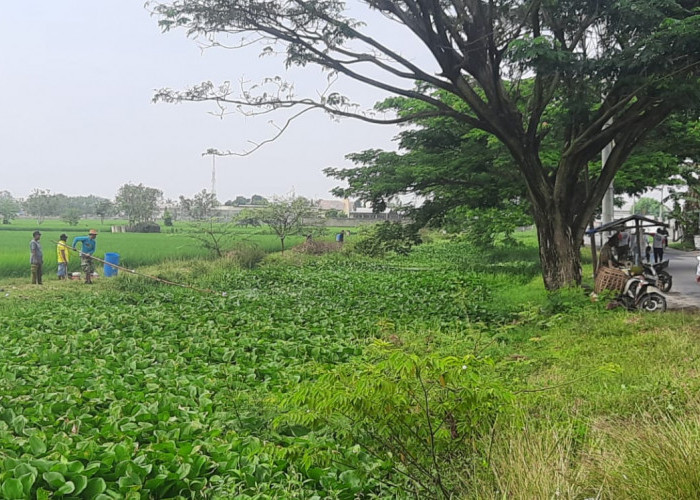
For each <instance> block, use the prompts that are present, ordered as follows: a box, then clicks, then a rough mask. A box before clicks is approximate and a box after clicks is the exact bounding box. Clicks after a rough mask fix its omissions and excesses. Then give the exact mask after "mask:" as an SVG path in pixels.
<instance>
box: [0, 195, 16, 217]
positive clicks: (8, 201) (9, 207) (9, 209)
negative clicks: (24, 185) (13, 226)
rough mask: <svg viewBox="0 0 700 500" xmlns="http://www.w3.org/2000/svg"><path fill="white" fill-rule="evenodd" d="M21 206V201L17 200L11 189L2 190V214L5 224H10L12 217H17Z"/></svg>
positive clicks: (0, 213)
mask: <svg viewBox="0 0 700 500" xmlns="http://www.w3.org/2000/svg"><path fill="white" fill-rule="evenodd" d="M19 208H20V207H19V203H17V201H15V199H14V198H13V197H12V194H11V193H10V192H9V191H0V216H2V223H3V224H9V223H10V221H12V219H14V218H16V217H17V212H19Z"/></svg>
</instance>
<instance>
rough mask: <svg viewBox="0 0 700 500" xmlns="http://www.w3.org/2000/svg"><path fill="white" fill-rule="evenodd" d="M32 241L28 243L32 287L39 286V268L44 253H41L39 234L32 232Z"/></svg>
mask: <svg viewBox="0 0 700 500" xmlns="http://www.w3.org/2000/svg"><path fill="white" fill-rule="evenodd" d="M32 236H34V237H33V238H32V241H30V242H29V252H30V255H29V264H30V265H31V267H32V285H41V284H42V283H41V268H42V267H43V265H44V252H42V251H41V243H39V240H40V239H41V233H40V232H39V231H34V233H33V235H32Z"/></svg>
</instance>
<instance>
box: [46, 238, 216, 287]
mask: <svg viewBox="0 0 700 500" xmlns="http://www.w3.org/2000/svg"><path fill="white" fill-rule="evenodd" d="M53 243H56V244H58V242H56V241H54V242H53ZM66 247H67V248H68V250H70V251H72V252H76V253H78V254H79V255H80V256H81V257H83V256H84V255H86V254H83V252H81V251H80V250H76V249H75V248H72V247H70V246H68V245H67V246H66ZM90 258H91V259H93V260H96V261H97V262H102V263H103V264H104V265H106V266H112V267H115V268H117V269H121V270H122V271H125V272H127V273H130V274H135V275H137V276H142V277H144V278H148V279H152V280H154V281H158V282H160V283H165V284H166V285H173V286H179V287H182V288H189V289H191V290H197V291H198V292H202V293H215V294H217V295H221V296H222V297H226V295H228V294H227V293H226V292H217V291H216V290H211V289H209V288H198V287H196V286H192V285H186V284H184V283H175V282H174V281H169V280H166V279H163V278H159V277H157V276H151V275H150V274H144V273H139V272H136V271H134V270H133V269H127V268H126V267H123V266H120V265H118V264H113V263H112V262H107V261H106V260H102V259H100V258H99V257H95V256H93V255H90Z"/></svg>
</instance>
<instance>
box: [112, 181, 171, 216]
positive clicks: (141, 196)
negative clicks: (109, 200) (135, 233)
mask: <svg viewBox="0 0 700 500" xmlns="http://www.w3.org/2000/svg"><path fill="white" fill-rule="evenodd" d="M162 198H163V192H162V191H161V190H160V189H155V188H150V187H147V186H144V185H143V184H139V185H138V186H137V185H134V184H124V185H123V186H121V187H120V188H119V191H118V192H117V196H116V198H115V200H116V206H117V208H118V210H119V211H120V212H122V213H124V214H125V215H126V218H127V219H129V223H130V224H136V223H139V222H153V220H154V218H155V216H156V214H157V213H158V204H159V203H160V201H161V200H162Z"/></svg>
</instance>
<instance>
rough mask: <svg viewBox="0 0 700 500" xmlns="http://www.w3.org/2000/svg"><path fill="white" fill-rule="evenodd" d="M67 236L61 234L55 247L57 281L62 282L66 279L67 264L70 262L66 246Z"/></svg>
mask: <svg viewBox="0 0 700 500" xmlns="http://www.w3.org/2000/svg"><path fill="white" fill-rule="evenodd" d="M66 240H68V236H67V235H65V234H62V235H61V236H60V239H59V241H58V245H56V260H57V262H58V279H60V280H64V279H66V278H67V277H68V262H69V261H70V250H69V247H68V245H67V244H66Z"/></svg>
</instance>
